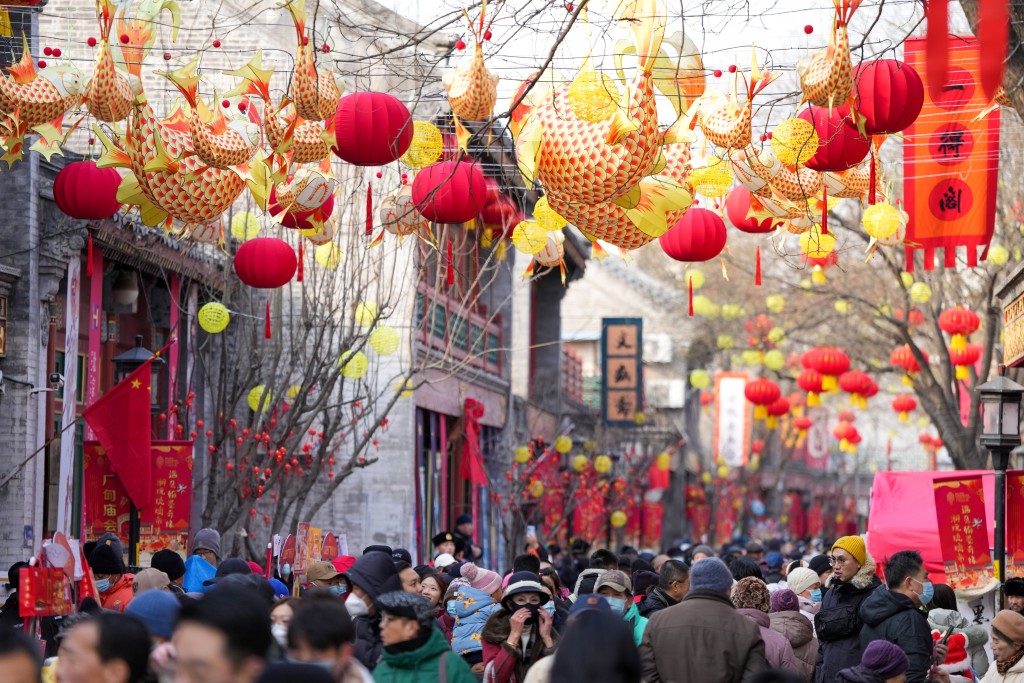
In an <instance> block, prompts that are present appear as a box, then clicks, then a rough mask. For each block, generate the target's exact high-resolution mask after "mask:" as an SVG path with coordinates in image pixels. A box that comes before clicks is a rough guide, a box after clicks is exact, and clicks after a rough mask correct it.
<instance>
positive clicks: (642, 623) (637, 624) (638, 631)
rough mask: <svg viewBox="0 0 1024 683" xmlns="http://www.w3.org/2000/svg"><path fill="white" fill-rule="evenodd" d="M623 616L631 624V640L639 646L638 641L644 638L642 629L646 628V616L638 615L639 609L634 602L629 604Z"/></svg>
mask: <svg viewBox="0 0 1024 683" xmlns="http://www.w3.org/2000/svg"><path fill="white" fill-rule="evenodd" d="M623 617H624V618H625V619H626V621H628V622H629V623H630V624H631V625H632V626H633V640H634V641H635V643H636V646H637V647H640V641H641V640H643V639H644V629H646V628H647V617H642V616H640V610H638V609H637V606H636V603H635V602H634V603H633V604H632V605H630V606H629V609H628V610H626V613H625V614H624V615H623Z"/></svg>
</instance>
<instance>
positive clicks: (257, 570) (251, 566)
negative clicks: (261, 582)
mask: <svg viewBox="0 0 1024 683" xmlns="http://www.w3.org/2000/svg"><path fill="white" fill-rule="evenodd" d="M248 564H249V569H251V570H252V573H253V574H259V575H260V576H263V567H261V566H259V565H258V564H256V563H255V562H253V561H252V560H249V562H248Z"/></svg>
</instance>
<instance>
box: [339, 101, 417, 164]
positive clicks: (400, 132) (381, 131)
mask: <svg viewBox="0 0 1024 683" xmlns="http://www.w3.org/2000/svg"><path fill="white" fill-rule="evenodd" d="M334 133H335V136H336V137H337V147H334V148H333V151H334V153H335V154H337V155H338V157H340V158H341V159H342V160H343V161H347V162H348V163H350V164H355V165H356V166H381V165H383V164H389V163H391V162H392V161H394V160H396V159H398V158H399V157H400V156H402V155H403V154H405V153H406V151H407V150H408V149H409V146H410V145H411V144H412V136H413V123H412V116H411V115H410V114H409V110H408V109H406V107H405V105H404V104H402V103H401V102H400V101H399V100H398V99H397V98H395V97H393V96H391V95H388V94H387V93H382V92H357V93H352V94H351V95H345V96H344V97H342V98H341V100H340V101H339V102H338V111H337V113H336V114H335V115H334Z"/></svg>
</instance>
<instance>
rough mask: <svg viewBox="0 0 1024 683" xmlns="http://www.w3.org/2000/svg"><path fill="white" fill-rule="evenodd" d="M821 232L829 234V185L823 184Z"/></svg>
mask: <svg viewBox="0 0 1024 683" xmlns="http://www.w3.org/2000/svg"><path fill="white" fill-rule="evenodd" d="M821 234H822V235H827V234H828V185H827V184H826V183H822V184H821Z"/></svg>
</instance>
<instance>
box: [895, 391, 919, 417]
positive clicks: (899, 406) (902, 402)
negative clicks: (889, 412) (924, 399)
mask: <svg viewBox="0 0 1024 683" xmlns="http://www.w3.org/2000/svg"><path fill="white" fill-rule="evenodd" d="M915 408H917V400H916V399H915V398H914V397H913V396H911V395H909V394H900V395H899V396H897V397H896V398H894V399H893V400H892V409H893V411H895V412H897V413H899V420H900V422H910V413H911V412H912V411H913V410H914V409H915Z"/></svg>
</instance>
